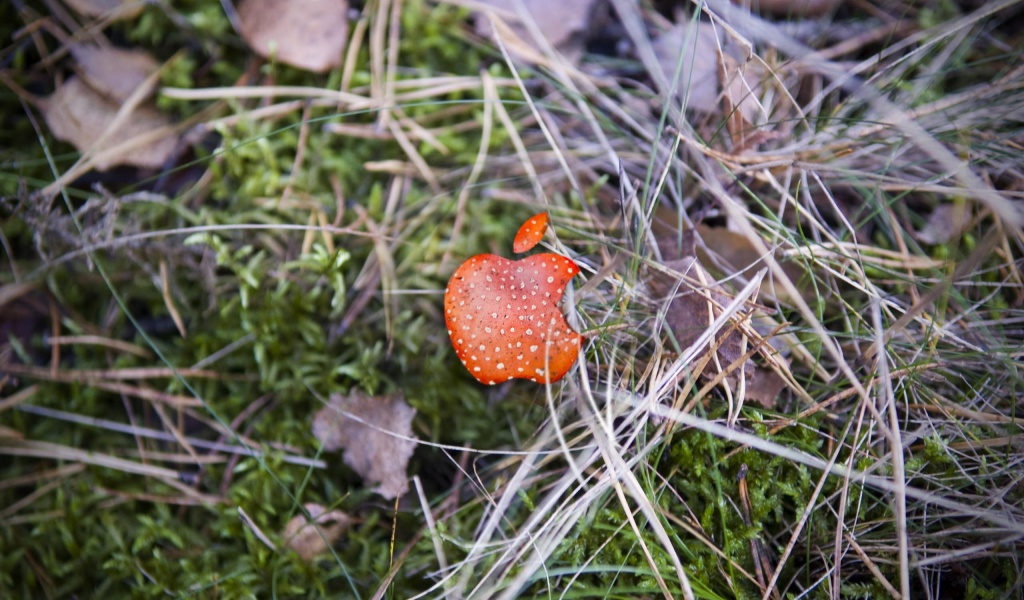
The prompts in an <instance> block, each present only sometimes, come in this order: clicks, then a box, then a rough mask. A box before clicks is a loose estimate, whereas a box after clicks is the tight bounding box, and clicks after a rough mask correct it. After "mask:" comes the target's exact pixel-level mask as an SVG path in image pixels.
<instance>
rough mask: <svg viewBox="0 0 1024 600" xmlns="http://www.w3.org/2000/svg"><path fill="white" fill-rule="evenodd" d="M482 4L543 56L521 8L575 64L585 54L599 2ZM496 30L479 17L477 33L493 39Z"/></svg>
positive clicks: (500, 0)
mask: <svg viewBox="0 0 1024 600" xmlns="http://www.w3.org/2000/svg"><path fill="white" fill-rule="evenodd" d="M480 3H481V4H486V5H488V6H492V7H494V8H496V9H499V11H502V12H500V13H499V16H501V17H502V18H504V19H505V21H506V23H508V25H509V26H510V27H511V29H512V31H513V32H514V33H515V34H516V36H518V37H519V39H520V40H522V41H523V42H525V43H526V44H527V45H529V46H530V47H532V48H534V49H535V50H537V51H538V52H540V53H541V54H544V49H543V48H542V47H541V45H540V44H538V43H537V42H536V40H535V39H534V36H533V35H532V34H531V33H530V29H529V28H528V27H527V26H526V25H524V24H523V18H524V17H522V16H521V15H520V13H519V12H518V10H519V6H520V5H522V7H523V8H524V9H525V11H526V14H527V15H528V16H529V17H530V18H532V19H533V22H534V23H535V24H536V25H537V30H539V31H540V33H541V34H542V35H543V36H544V38H545V39H546V40H547V41H548V43H550V44H551V46H553V47H554V48H555V49H556V50H558V51H559V52H560V53H561V54H562V55H563V56H565V57H567V58H568V59H569V60H571V61H573V62H575V61H576V60H577V59H579V57H580V56H581V55H582V54H583V46H584V41H585V39H586V36H587V33H588V32H589V31H590V21H591V18H592V17H593V13H594V6H595V5H596V3H597V2H596V0H555V1H552V0H480ZM493 30H494V28H493V26H492V24H491V20H490V18H489V17H487V16H485V15H478V17H477V19H476V32H477V34H478V35H480V36H481V37H485V38H488V39H490V37H491V35H492V34H493Z"/></svg>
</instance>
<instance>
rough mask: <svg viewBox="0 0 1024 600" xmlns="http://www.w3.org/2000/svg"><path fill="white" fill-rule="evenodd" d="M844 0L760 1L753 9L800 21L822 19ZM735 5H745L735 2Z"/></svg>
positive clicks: (754, 4)
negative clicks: (812, 18) (803, 19)
mask: <svg viewBox="0 0 1024 600" xmlns="http://www.w3.org/2000/svg"><path fill="white" fill-rule="evenodd" d="M842 3H843V0H758V1H757V2H754V3H753V8H754V9H755V10H757V11H758V12H759V13H761V14H763V15H772V16H775V17H785V18H787V19H798V18H808V17H820V16H822V15H824V14H827V13H830V12H832V11H834V10H835V9H836V8H838V7H839V5H840V4H842ZM733 4H741V5H744V6H746V5H745V4H743V3H741V2H738V1H737V0H733Z"/></svg>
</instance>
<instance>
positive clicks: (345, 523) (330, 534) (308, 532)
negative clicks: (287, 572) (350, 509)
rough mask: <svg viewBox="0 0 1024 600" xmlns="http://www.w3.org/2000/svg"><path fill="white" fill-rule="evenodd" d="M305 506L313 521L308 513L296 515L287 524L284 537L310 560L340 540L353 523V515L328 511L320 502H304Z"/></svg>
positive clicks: (300, 553) (299, 553)
mask: <svg viewBox="0 0 1024 600" xmlns="http://www.w3.org/2000/svg"><path fill="white" fill-rule="evenodd" d="M303 507H304V508H305V509H306V512H308V513H309V516H310V517H312V521H310V520H309V519H307V518H306V515H302V514H299V515H295V516H294V517H292V518H291V520H290V521H288V524H287V525H285V528H284V539H285V543H286V544H287V545H288V547H289V548H291V549H292V550H295V552H297V553H298V555H299V556H300V557H302V560H304V561H306V562H309V561H311V560H313V559H314V558H316V557H317V556H318V555H320V554H323V553H324V552H326V551H327V549H328V548H329V547H330V546H332V545H334V542H336V541H338V538H339V537H341V534H342V533H345V530H346V529H348V528H349V526H350V525H351V524H352V517H349V516H348V515H347V514H345V513H343V512H341V511H340V510H331V511H328V510H327V509H326V508H325V507H323V506H321V505H319V504H303Z"/></svg>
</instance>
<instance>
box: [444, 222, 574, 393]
mask: <svg viewBox="0 0 1024 600" xmlns="http://www.w3.org/2000/svg"><path fill="white" fill-rule="evenodd" d="M534 218H537V217H534ZM546 221H547V215H546V214H545V215H544V226H546ZM529 223H530V222H529V221H527V224H529ZM543 233H544V232H543V227H542V228H541V230H540V233H539V234H536V236H535V237H536V239H537V240H539V239H540V235H543ZM517 237H518V236H517ZM529 237H531V238H532V237H534V234H529ZM533 243H534V244H536V241H534V242H533ZM531 247H532V246H531ZM579 272H580V268H579V267H578V266H577V265H576V263H574V262H573V261H571V260H569V259H568V258H566V257H564V256H561V255H559V254H551V253H544V254H534V255H533V256H528V257H526V258H522V259H519V260H510V259H507V258H504V257H501V256H496V255H494V254H478V255H476V256H473V257H471V258H470V259H469V260H467V261H466V262H464V263H462V265H460V266H459V268H458V269H456V270H455V273H454V274H452V278H451V279H450V280H449V281H448V289H446V290H445V293H444V312H445V321H446V322H447V324H448V335H449V336H450V337H451V339H452V346H453V347H454V348H455V353H456V354H457V355H458V357H459V359H460V360H461V361H462V364H463V365H465V366H466V369H468V370H469V372H470V374H472V375H473V377H475V378H476V379H477V381H479V382H480V383H483V384H488V385H495V384H498V383H502V382H505V381H508V380H509V379H529V380H530V381H535V382H537V383H553V382H555V381H558V380H559V379H561V378H562V377H563V376H565V374H566V373H567V372H568V371H569V369H570V368H572V365H573V363H575V362H576V356H577V355H578V354H579V351H580V345H581V343H582V340H583V338H582V336H580V334H578V333H576V332H575V331H573V330H572V328H571V327H569V325H568V323H566V322H565V316H564V315H563V314H562V312H561V311H560V310H559V308H558V303H559V302H560V301H561V299H562V294H563V293H565V286H566V285H567V284H568V283H569V281H570V280H571V279H572V278H573V277H574V276H575V275H576V274H577V273H579Z"/></svg>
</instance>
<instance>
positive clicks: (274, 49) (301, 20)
mask: <svg viewBox="0 0 1024 600" xmlns="http://www.w3.org/2000/svg"><path fill="white" fill-rule="evenodd" d="M238 19H239V21H240V22H241V27H242V31H241V33H242V37H243V38H245V41H246V42H247V43H248V44H249V46H250V47H252V49H253V50H255V51H256V53H257V54H259V55H260V56H263V57H264V58H268V59H276V60H278V61H280V62H283V63H286V64H289V65H292V66H293V67H298V68H300V69H306V70H307V71H314V72H317V73H322V72H324V71H329V70H331V69H333V68H335V67H338V66H341V62H342V59H343V55H344V52H345V45H346V43H347V41H348V2H347V1H346V0H245V2H243V3H242V4H241V5H240V6H239V7H238Z"/></svg>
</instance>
